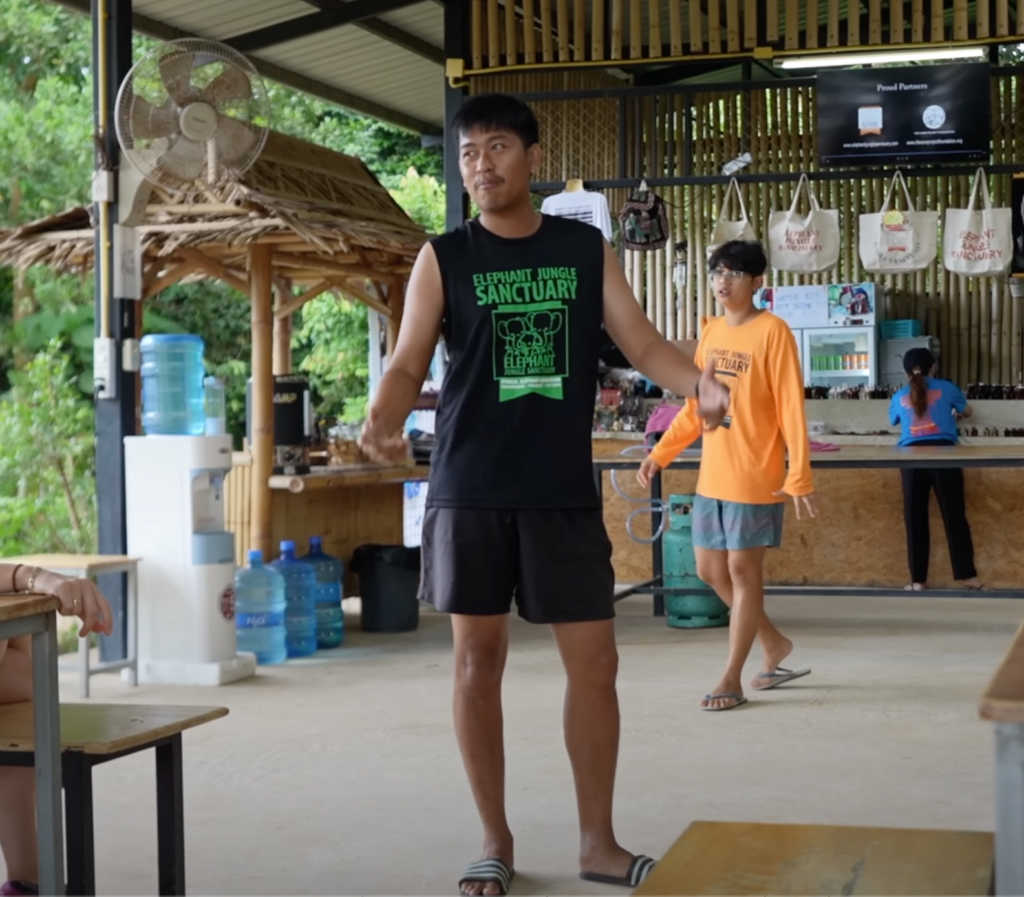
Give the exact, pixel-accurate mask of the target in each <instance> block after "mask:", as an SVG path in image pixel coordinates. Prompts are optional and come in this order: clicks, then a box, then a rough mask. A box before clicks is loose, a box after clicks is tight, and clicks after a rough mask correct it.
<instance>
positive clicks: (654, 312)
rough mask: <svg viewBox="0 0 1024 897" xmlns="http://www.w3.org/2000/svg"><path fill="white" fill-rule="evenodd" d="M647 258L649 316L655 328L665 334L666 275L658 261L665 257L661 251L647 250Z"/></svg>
mask: <svg viewBox="0 0 1024 897" xmlns="http://www.w3.org/2000/svg"><path fill="white" fill-rule="evenodd" d="M644 255H645V256H647V258H646V259H645V262H646V263H647V316H648V317H649V318H650V319H651V323H652V324H654V327H655V329H656V330H657V331H658V333H660V334H661V335H662V336H664V335H665V290H664V287H665V276H664V271H663V270H662V269H661V266H660V265H659V264H658V262H659V261H660V260H661V259H662V258H663V256H662V254H661V253H660V252H645V253H644Z"/></svg>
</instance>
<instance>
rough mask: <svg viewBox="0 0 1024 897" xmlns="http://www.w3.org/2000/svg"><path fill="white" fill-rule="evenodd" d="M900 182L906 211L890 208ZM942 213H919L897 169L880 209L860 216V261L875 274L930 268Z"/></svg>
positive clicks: (935, 249) (936, 249)
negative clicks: (893, 194) (897, 184)
mask: <svg viewBox="0 0 1024 897" xmlns="http://www.w3.org/2000/svg"><path fill="white" fill-rule="evenodd" d="M897 181H898V182H899V184H900V186H901V187H902V188H903V198H904V201H905V203H906V206H907V208H906V211H904V212H900V211H898V210H897V209H890V208H889V203H890V202H891V201H892V191H893V188H894V187H895V186H896V182H897ZM938 235H939V213H938V212H918V211H917V210H916V209H915V208H914V202H913V200H912V199H911V198H910V191H909V190H907V182H906V181H904V180H903V173H902V172H900V171H897V172H896V174H895V176H894V177H893V179H892V183H890V184H889V190H888V192H887V193H886V194H885V202H884V203H882V208H881V210H880V211H878V212H869V213H867V214H866V215H861V216H860V237H859V240H858V245H859V248H860V260H861V263H862V264H863V265H864V268H865V269H866V270H868V271H870V272H872V273H874V274H902V273H904V272H906V271H919V270H920V269H922V268H927V267H928V266H929V265H930V264H931V263H932V262H933V261H934V260H935V256H936V255H937V254H938V249H939V247H938Z"/></svg>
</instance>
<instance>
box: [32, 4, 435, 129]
mask: <svg viewBox="0 0 1024 897" xmlns="http://www.w3.org/2000/svg"><path fill="white" fill-rule="evenodd" d="M52 2H55V3H56V4H57V5H58V6H63V7H65V8H66V9H70V10H72V11H73V12H77V13H81V14H83V15H89V12H90V0H52ZM132 29H133V30H134V31H135V32H137V33H138V34H144V35H146V36H147V37H154V38H156V39H157V40H178V39H180V38H184V37H193V38H194V37H197V36H198V35H195V34H192V33H190V32H188V31H182V30H181V29H180V28H176V27H175V26H173V25H168V24H167V23H166V22H159V21H157V20H156V19H153V18H150V17H149V16H144V15H142V14H141V13H132ZM207 39H208V40H209V38H207ZM249 61H250V62H251V63H252V64H253V66H254V67H255V69H256V71H258V72H259V73H260V74H261V75H263V77H265V78H269V79H270V80H271V81H276V82H277V83H278V84H282V85H284V86H285V87H291V88H292V89H293V90H298V91H301V92H302V93H308V94H309V95H310V96H314V97H317V98H318V99H321V100H324V101H326V102H328V103H332V104H334V105H335V106H341V107H342V108H343V109H348V110H349V111H351V112H355V113H357V114H359V115H366V116H368V117H369V118H375V119H377V120H378V121H384V122H387V123H388V124H391V125H395V127H398V128H402V129H403V130H405V131H411V132H412V133H413V134H440V133H441V127H440V126H439V125H436V124H434V123H433V122H428V121H424V120H422V119H419V118H416V117H415V116H413V115H407V114H406V113H404V112H401V111H399V110H398V109H392V108H391V107H389V106H382V105H381V104H380V103H376V102H374V101H373V100H368V99H367V98H366V97H361V96H359V95H358V94H354V93H350V92H349V91H347V90H342V89H341V88H340V87H334V86H332V85H330V84H325V83H324V82H323V81H317V80H315V79H313V78H310V77H308V76H306V75H302V74H299V73H298V72H294V71H292V70H291V69H286V68H283V67H281V66H279V65H275V64H274V63H272V62H267V61H265V60H263V59H260V58H259V57H258V56H250V57H249Z"/></svg>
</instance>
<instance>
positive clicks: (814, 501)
mask: <svg viewBox="0 0 1024 897" xmlns="http://www.w3.org/2000/svg"><path fill="white" fill-rule="evenodd" d="M774 494H775V495H778V496H779V497H782V496H789V497H790V498H792V499H793V508H794V509H795V510H796V519H797V520H803V517H802V516H801V514H800V510H801V508H802V509H803V510H804V511H806V512H807V516H808V517H817V516H818V496H817V495H816V494H815V493H813V492H808V493H807V494H806V495H793V496H790V495H789V493H788V492H787V491H786V490H785V489H780V490H779V491H778V492H776V493H774Z"/></svg>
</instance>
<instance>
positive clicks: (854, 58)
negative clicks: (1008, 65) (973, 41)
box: [775, 47, 988, 69]
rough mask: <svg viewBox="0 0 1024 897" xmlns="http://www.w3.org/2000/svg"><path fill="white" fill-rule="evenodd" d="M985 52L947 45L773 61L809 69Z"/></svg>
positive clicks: (968, 56) (980, 55)
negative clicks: (942, 47) (933, 48)
mask: <svg viewBox="0 0 1024 897" xmlns="http://www.w3.org/2000/svg"><path fill="white" fill-rule="evenodd" d="M987 55H988V53H987V51H986V50H985V49H984V48H983V47H949V48H947V49H944V50H943V49H936V50H924V49H922V50H890V51H888V52H885V51H882V52H878V53H835V52H832V53H828V54H822V55H820V56H792V57H789V58H786V59H777V60H776V61H775V64H776V65H777V66H779V67H780V68H784V69H812V68H830V67H843V66H848V65H878V64H880V63H883V62H931V61H935V60H939V59H984V58H985V57H986V56H987Z"/></svg>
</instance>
